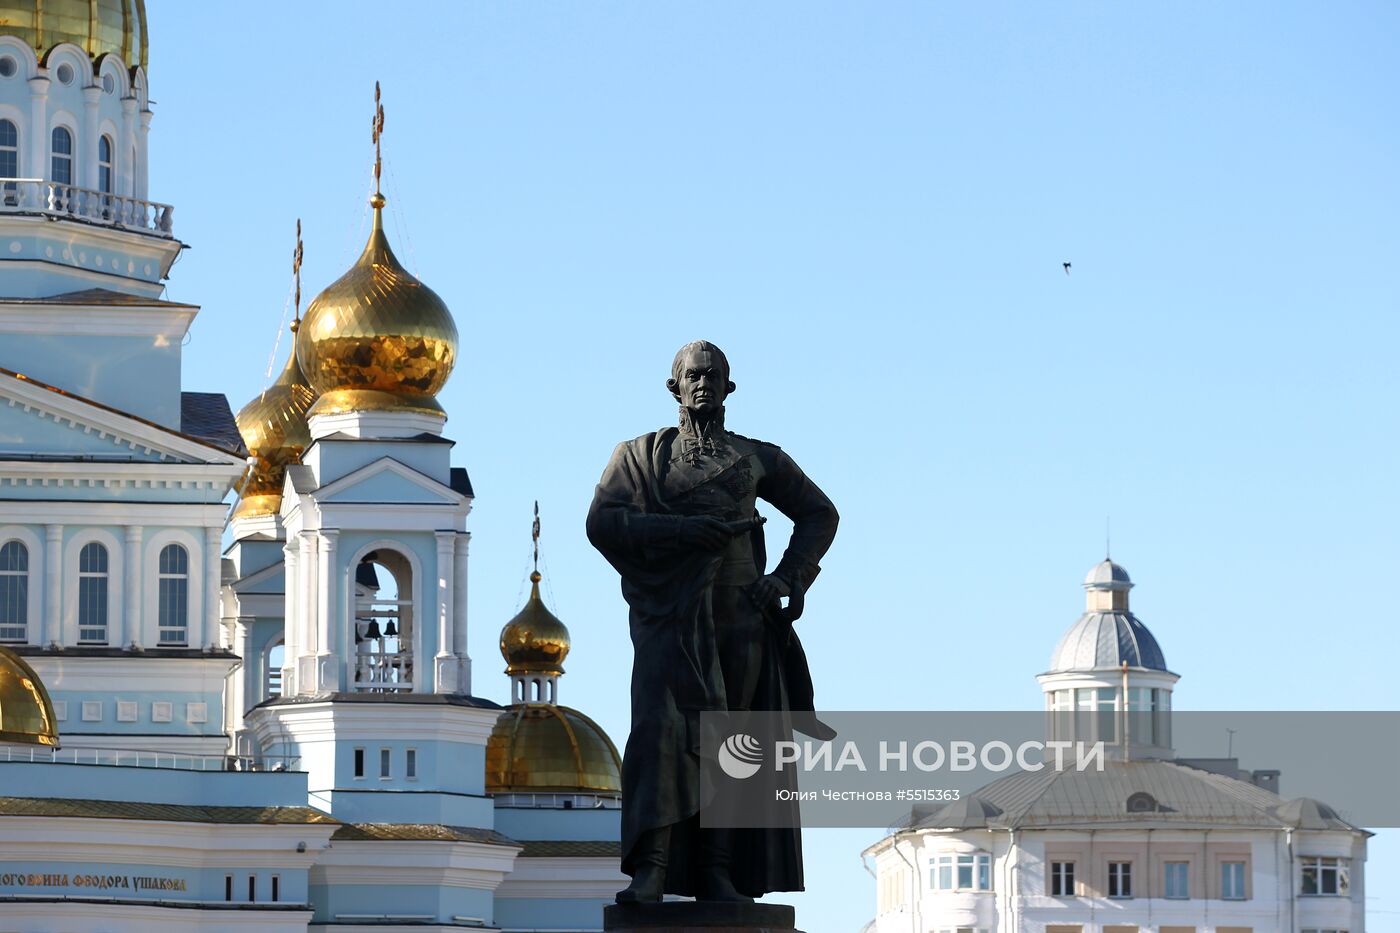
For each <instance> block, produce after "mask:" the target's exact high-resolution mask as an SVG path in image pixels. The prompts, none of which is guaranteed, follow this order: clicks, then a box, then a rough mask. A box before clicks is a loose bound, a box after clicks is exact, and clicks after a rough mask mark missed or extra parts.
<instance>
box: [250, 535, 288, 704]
mask: <svg viewBox="0 0 1400 933" xmlns="http://www.w3.org/2000/svg"><path fill="white" fill-rule="evenodd" d="M282 553H283V555H285V557H286V560H285V561H284V563H283V564H282V581H283V583H282V589H283V590H285V595H284V596H283V600H282V645H283V649H282V695H283V696H287V697H289V696H296V693H297V684H296V676H297V675H296V671H297V655H298V654H300V652H301V649H300V647H299V646H298V644H297V641H298V639H297V624H298V622H299V621H300V619H299V616H300V615H301V613H300V612H299V610H300V609H301V603H299V602H298V600H299V599H300V597H301V594H300V592H299V589H298V585H297V584H298V577H297V557H298V551H297V545H296V540H295V539H291V540H289V541H288V542H287V543H286V544H285V545H283V547H282ZM244 663H247V662H246V661H245V662H244Z"/></svg>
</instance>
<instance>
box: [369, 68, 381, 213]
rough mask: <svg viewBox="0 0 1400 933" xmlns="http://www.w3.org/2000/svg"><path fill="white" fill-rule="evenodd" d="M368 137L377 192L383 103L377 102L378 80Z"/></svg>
mask: <svg viewBox="0 0 1400 933" xmlns="http://www.w3.org/2000/svg"><path fill="white" fill-rule="evenodd" d="M369 126H370V138H371V139H373V140H374V193H375V195H376V196H379V197H382V195H380V193H379V171H380V169H381V168H382V167H383V164H384V160H383V158H382V157H381V155H380V152H379V137H381V136H383V135H384V105H383V104H381V103H380V102H379V82H378V81H376V82H374V119H372V120H370V121H369Z"/></svg>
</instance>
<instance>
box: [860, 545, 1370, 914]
mask: <svg viewBox="0 0 1400 933" xmlns="http://www.w3.org/2000/svg"><path fill="white" fill-rule="evenodd" d="M1132 587H1133V582H1132V580H1131V578H1130V577H1129V576H1128V572H1127V571H1126V570H1124V569H1123V567H1121V566H1120V565H1118V564H1116V563H1114V562H1113V561H1111V560H1104V561H1103V562H1101V563H1099V564H1097V565H1096V566H1095V567H1094V568H1093V569H1092V570H1090V571H1089V574H1088V576H1087V577H1086V578H1085V580H1084V589H1085V591H1086V595H1087V605H1086V607H1085V611H1084V614H1083V615H1081V616H1080V617H1079V619H1078V620H1077V621H1076V622H1075V623H1074V624H1073V625H1071V626H1070V628H1069V630H1068V631H1066V632H1065V634H1064V636H1063V637H1062V638H1061V639H1060V642H1059V644H1058V645H1057V646H1056V648H1055V651H1054V654H1053V655H1052V657H1051V662H1050V667H1049V669H1048V670H1047V671H1046V672H1045V673H1043V674H1040V675H1039V676H1038V678H1037V680H1038V681H1039V682H1040V686H1041V689H1042V690H1043V691H1044V693H1045V708H1046V712H1047V716H1046V720H1047V732H1048V733H1049V736H1048V737H1049V738H1050V739H1052V740H1053V739H1067V740H1071V741H1084V742H1089V743H1092V742H1098V741H1102V742H1103V743H1104V747H1105V750H1106V755H1105V757H1106V763H1105V768H1104V770H1102V771H1098V770H1093V769H1090V770H1085V771H1078V770H1065V771H1055V770H1052V769H1045V770H1042V771H1036V772H1030V771H1025V772H1019V773H1012V774H1009V775H1007V776H1005V777H1002V778H999V779H997V780H995V781H993V782H992V783H990V784H987V785H986V786H984V787H982V788H980V789H978V790H977V791H975V792H974V793H972V794H970V795H964V796H963V797H962V799H960V800H957V801H954V802H952V803H949V804H946V805H943V806H941V807H939V806H933V807H929V808H916V809H915V810H914V811H913V812H912V813H911V814H910V816H909V818H908V819H907V821H905V822H903V823H901V824H900V825H898V826H895V827H892V828H891V830H890V832H889V833H888V834H887V835H886V836H885V837H884V838H882V839H881V840H880V841H878V842H876V843H875V844H874V845H872V846H870V847H869V848H867V849H866V850H865V852H864V853H863V857H864V858H865V860H866V863H867V865H869V866H870V868H871V871H872V872H873V873H874V875H875V876H876V883H877V889H876V911H877V912H876V916H875V919H874V920H872V921H871V923H870V924H869V925H868V926H867V928H866V929H867V930H868V931H870V933H993V931H1002V933H1010V931H1015V933H1137V931H1143V933H1148V931H1150V933H1277V931H1288V933H1362V931H1364V930H1365V889H1366V886H1365V879H1364V868H1365V861H1366V844H1367V839H1368V838H1369V836H1370V835H1371V834H1370V833H1368V832H1367V831H1366V830H1364V829H1361V828H1360V827H1358V826H1355V825H1352V824H1351V823H1349V822H1347V821H1346V820H1345V819H1343V818H1342V817H1340V816H1339V815H1338V813H1337V811H1336V810H1335V809H1333V808H1332V807H1331V806H1329V805H1328V804H1325V803H1322V802H1321V801H1317V800H1312V799H1308V798H1299V799H1294V800H1287V799H1285V798H1284V797H1282V796H1280V795H1279V793H1278V790H1279V773H1278V772H1277V771H1254V772H1248V771H1243V770H1241V769H1240V768H1239V767H1238V763H1237V762H1236V761H1234V760H1233V759H1209V760H1207V759H1185V758H1179V757H1178V756H1177V754H1176V751H1175V748H1174V746H1173V742H1172V693H1173V690H1174V689H1175V687H1176V683H1177V681H1178V680H1179V679H1180V678H1179V675H1177V674H1175V673H1173V672H1172V671H1171V670H1170V669H1169V668H1168V667H1167V663H1166V658H1165V656H1164V654H1163V651H1162V648H1161V646H1160V645H1159V644H1158V642H1157V639H1156V638H1155V637H1154V636H1153V634H1152V632H1151V631H1149V630H1148V628H1147V626H1146V625H1144V624H1143V623H1142V621H1141V620H1139V619H1138V618H1137V617H1136V616H1135V615H1133V613H1132V611H1131V609H1130V607H1129V599H1128V595H1129V591H1130V590H1131V589H1132Z"/></svg>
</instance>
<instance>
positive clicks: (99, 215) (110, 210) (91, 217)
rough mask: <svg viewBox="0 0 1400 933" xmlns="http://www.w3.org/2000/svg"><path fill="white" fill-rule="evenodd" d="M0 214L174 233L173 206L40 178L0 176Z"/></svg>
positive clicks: (157, 232) (149, 232) (168, 234)
mask: <svg viewBox="0 0 1400 933" xmlns="http://www.w3.org/2000/svg"><path fill="white" fill-rule="evenodd" d="M0 213H7V214H29V213H39V214H47V215H49V216H51V217H72V218H75V219H77V220H85V221H88V222H89V223H95V224H102V225H103V226H108V227H119V228H121V229H124V230H135V231H137V232H139V233H148V234H151V235H153V236H160V237H172V236H174V232H173V228H172V222H173V217H172V215H173V214H174V213H175V208H174V207H172V206H171V205H169V204H159V203H157V202H155V201H142V200H141V199H140V198H129V197H125V196H123V195H120V194H107V193H106V192H102V191H92V190H90V189H88V188H79V187H77V186H76V185H63V184H59V183H58V182H56V181H44V180H43V179H41V178H0Z"/></svg>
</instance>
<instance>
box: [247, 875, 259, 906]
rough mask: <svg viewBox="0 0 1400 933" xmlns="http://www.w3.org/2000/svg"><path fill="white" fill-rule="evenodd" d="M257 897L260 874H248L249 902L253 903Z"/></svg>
mask: <svg viewBox="0 0 1400 933" xmlns="http://www.w3.org/2000/svg"><path fill="white" fill-rule="evenodd" d="M257 899H258V876H257V875H249V876H248V903H250V904H251V903H252V902H253V901H256V900H257Z"/></svg>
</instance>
